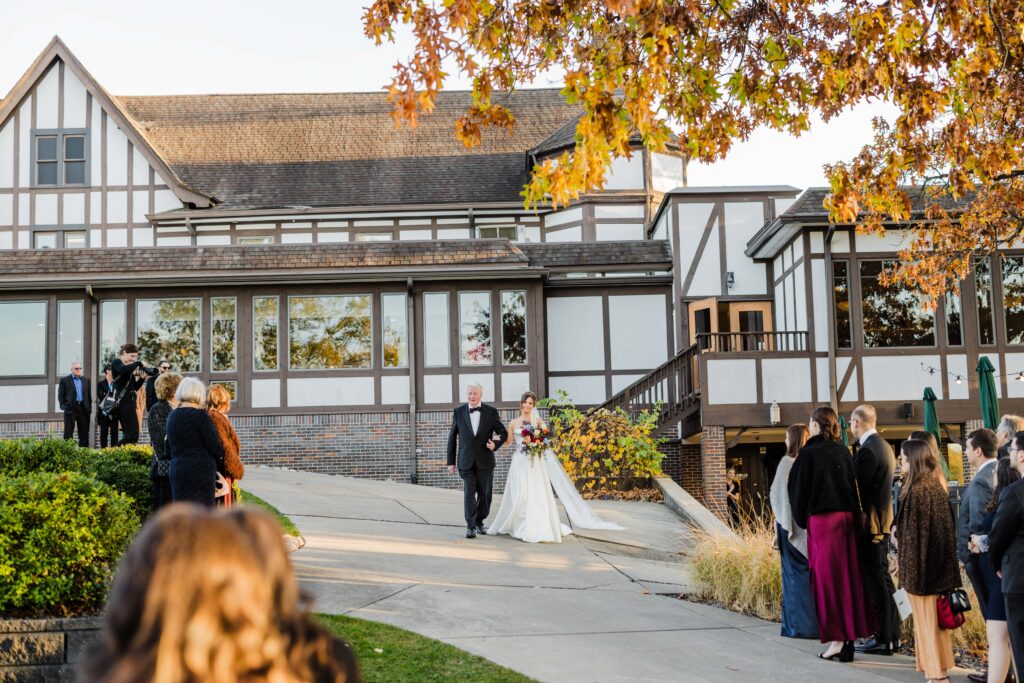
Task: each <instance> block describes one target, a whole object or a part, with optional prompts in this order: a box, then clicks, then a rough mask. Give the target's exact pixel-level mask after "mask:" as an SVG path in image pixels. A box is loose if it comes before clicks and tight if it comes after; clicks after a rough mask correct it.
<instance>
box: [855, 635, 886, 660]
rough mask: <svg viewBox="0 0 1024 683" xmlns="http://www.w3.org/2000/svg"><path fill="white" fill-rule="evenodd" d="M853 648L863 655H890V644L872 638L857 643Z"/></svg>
mask: <svg viewBox="0 0 1024 683" xmlns="http://www.w3.org/2000/svg"><path fill="white" fill-rule="evenodd" d="M854 649H856V650H857V652H860V653H862V654H865V655H885V656H888V655H891V654H892V646H891V645H890V644H889V643H880V642H878V641H877V640H875V639H874V638H871V639H870V640H866V641H864V642H863V643H861V644H860V645H857V646H856V647H855V648H854Z"/></svg>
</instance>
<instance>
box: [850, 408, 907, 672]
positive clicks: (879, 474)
mask: <svg viewBox="0 0 1024 683" xmlns="http://www.w3.org/2000/svg"><path fill="white" fill-rule="evenodd" d="M876 422H877V416H876V413H875V407H874V406H872V405H866V404H865V405H860V406H857V407H856V408H855V409H854V410H853V413H852V414H851V415H850V431H851V432H853V436H854V437H855V438H856V439H857V440H858V442H859V444H860V448H858V449H857V455H856V456H855V457H854V459H853V468H854V471H855V472H856V477H857V491H856V492H857V494H858V500H859V503H860V508H861V510H862V511H863V512H864V516H865V517H866V519H867V526H866V527H865V528H863V529H858V533H857V558H858V559H859V560H860V572H861V576H863V577H864V588H865V589H866V591H867V594H868V599H870V600H871V606H872V607H873V608H874V610H875V617H876V618H877V621H878V632H877V633H876V634H875V635H874V637H873V638H871V639H869V640H867V641H866V642H864V643H863V644H861V645H858V646H857V651H858V652H863V653H865V654H873V655H891V654H892V653H893V651H894V650H895V649H897V648H898V647H899V645H898V641H899V637H900V619H899V613H898V612H897V611H896V602H895V601H894V600H893V597H892V594H893V593H895V592H896V587H895V586H894V585H893V583H892V574H890V573H889V530H890V528H891V527H892V520H893V509H892V481H893V475H894V474H895V472H896V456H895V454H893V452H892V446H890V445H889V444H888V443H886V441H885V439H883V438H882V437H881V436H880V435H879V434H878V430H877V429H876V428H875V427H876Z"/></svg>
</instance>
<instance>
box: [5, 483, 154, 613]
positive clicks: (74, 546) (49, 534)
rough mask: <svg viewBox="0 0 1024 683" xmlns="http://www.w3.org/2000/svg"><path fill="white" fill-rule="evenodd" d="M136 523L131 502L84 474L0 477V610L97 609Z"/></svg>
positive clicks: (85, 611) (84, 610)
mask: <svg viewBox="0 0 1024 683" xmlns="http://www.w3.org/2000/svg"><path fill="white" fill-rule="evenodd" d="M139 525H140V523H139V517H138V515H137V514H136V513H135V511H134V510H133V501H132V500H131V499H130V498H129V497H128V496H126V495H125V494H124V493H121V492H119V491H117V490H115V489H114V488H113V487H111V486H109V485H108V484H104V483H103V482H100V481H97V480H96V479H94V478H93V477H91V476H87V475H85V474H82V473H79V472H37V473H34V474H24V475H20V476H13V477H10V476H3V477H0V529H2V530H3V533H2V534H0V613H3V614H4V615H7V616H42V615H46V616H53V615H62V616H73V615H79V614H90V613H96V612H98V611H99V610H100V609H101V608H102V607H103V603H104V601H105V599H106V595H107V586H108V583H109V581H110V578H111V576H112V574H113V572H114V569H115V566H116V564H117V562H118V560H119V559H120V557H121V554H122V553H123V552H124V549H125V547H126V546H127V545H128V542H129V541H130V540H131V539H132V537H133V536H134V535H135V533H136V531H137V530H138V528H139Z"/></svg>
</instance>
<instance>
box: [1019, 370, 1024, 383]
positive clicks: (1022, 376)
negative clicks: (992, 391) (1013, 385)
mask: <svg viewBox="0 0 1024 683" xmlns="http://www.w3.org/2000/svg"><path fill="white" fill-rule="evenodd" d="M1017 381H1018V382H1024V371H1022V372H1018V373H1017Z"/></svg>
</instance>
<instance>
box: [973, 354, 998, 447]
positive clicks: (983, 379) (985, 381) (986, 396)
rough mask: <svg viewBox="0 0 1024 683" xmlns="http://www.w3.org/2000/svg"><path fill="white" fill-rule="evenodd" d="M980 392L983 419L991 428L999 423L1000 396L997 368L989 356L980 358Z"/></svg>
mask: <svg viewBox="0 0 1024 683" xmlns="http://www.w3.org/2000/svg"><path fill="white" fill-rule="evenodd" d="M977 370H978V393H979V394H980V395H981V420H982V422H984V423H985V426H986V427H988V428H989V429H995V428H996V426H998V425H999V398H998V397H997V396H996V378H995V375H994V373H995V371H996V369H995V368H994V367H992V362H991V361H990V360H989V359H988V356H982V357H981V358H979V359H978V367H977Z"/></svg>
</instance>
